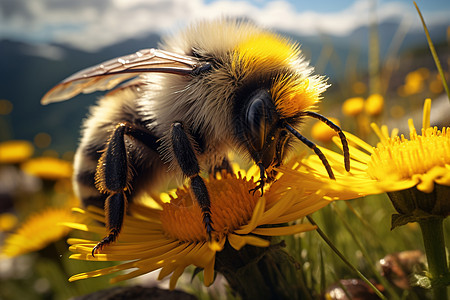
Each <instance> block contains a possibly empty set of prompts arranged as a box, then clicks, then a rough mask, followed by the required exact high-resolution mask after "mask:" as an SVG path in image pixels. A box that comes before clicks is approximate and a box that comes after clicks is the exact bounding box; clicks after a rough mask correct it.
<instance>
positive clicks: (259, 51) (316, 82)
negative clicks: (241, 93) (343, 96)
mask: <svg viewBox="0 0 450 300" xmlns="http://www.w3.org/2000/svg"><path fill="white" fill-rule="evenodd" d="M233 55H234V59H233V61H232V68H231V69H232V71H234V72H236V73H235V74H237V76H236V77H239V76H238V74H239V75H244V76H245V75H246V74H251V73H252V72H257V73H259V72H261V71H262V72H265V73H270V72H272V71H275V70H282V69H286V70H293V73H290V72H289V73H287V74H286V75H281V76H280V77H279V78H276V80H274V84H273V86H272V88H271V90H270V93H271V95H272V99H274V102H275V105H276V107H277V109H278V110H279V111H280V113H281V114H282V115H283V116H284V117H293V116H295V115H298V113H299V112H301V111H303V110H306V109H308V108H311V107H313V106H314V105H315V104H316V103H317V102H319V100H320V95H321V93H322V92H324V91H325V90H326V88H327V85H326V84H325V81H324V79H323V77H319V76H310V74H311V72H312V68H310V67H308V64H307V63H305V62H304V60H303V57H302V55H301V51H300V47H299V45H298V44H297V43H294V42H292V41H290V40H289V39H287V38H285V37H282V36H278V35H276V34H273V33H270V32H259V33H256V34H254V35H251V36H250V37H249V38H247V39H245V40H243V41H242V42H240V43H239V44H238V45H237V46H236V47H235V49H234V53H233Z"/></svg>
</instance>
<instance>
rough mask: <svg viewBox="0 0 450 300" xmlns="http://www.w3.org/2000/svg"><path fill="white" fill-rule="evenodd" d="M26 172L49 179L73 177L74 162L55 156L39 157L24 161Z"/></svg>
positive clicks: (23, 166)
mask: <svg viewBox="0 0 450 300" xmlns="http://www.w3.org/2000/svg"><path fill="white" fill-rule="evenodd" d="M21 168H22V170H23V171H24V172H26V173H28V174H31V175H34V176H37V177H40V178H42V179H48V180H58V179H69V178H71V177H72V163H71V162H69V161H65V160H61V159H58V158H54V157H38V158H34V159H30V160H29V161H27V162H25V163H23V164H22V165H21Z"/></svg>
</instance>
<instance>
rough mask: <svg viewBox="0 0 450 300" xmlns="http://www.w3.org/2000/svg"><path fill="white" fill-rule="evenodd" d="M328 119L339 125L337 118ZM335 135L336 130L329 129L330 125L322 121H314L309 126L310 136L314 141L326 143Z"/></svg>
mask: <svg viewBox="0 0 450 300" xmlns="http://www.w3.org/2000/svg"><path fill="white" fill-rule="evenodd" d="M329 120H330V121H331V122H333V123H334V124H336V125H338V126H339V125H340V124H339V120H338V119H336V118H329ZM336 135H337V134H336V131H334V130H333V129H331V128H330V126H328V125H327V124H325V123H323V122H316V123H314V125H313V127H312V128H311V136H312V138H313V139H314V140H316V141H321V142H324V143H328V142H330V141H331V139H332V138H333V136H336Z"/></svg>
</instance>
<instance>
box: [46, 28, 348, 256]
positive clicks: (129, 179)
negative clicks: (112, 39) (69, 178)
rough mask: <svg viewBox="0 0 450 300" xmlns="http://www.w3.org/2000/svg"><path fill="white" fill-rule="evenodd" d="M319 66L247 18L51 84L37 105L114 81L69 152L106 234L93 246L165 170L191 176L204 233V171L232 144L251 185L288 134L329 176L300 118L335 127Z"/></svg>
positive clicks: (209, 221) (194, 31)
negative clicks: (321, 105)
mask: <svg viewBox="0 0 450 300" xmlns="http://www.w3.org/2000/svg"><path fill="white" fill-rule="evenodd" d="M326 88H327V83H326V81H325V79H324V77H322V76H318V75H313V68H312V67H310V66H309V63H308V62H307V61H306V60H305V59H304V58H303V56H302V53H301V51H300V48H299V46H298V45H297V44H296V43H293V42H292V41H290V40H289V39H287V38H285V37H282V36H279V35H277V34H275V33H272V32H270V31H267V30H265V29H262V28H259V27H257V26H255V25H254V24H252V23H249V22H244V21H236V20H228V19H220V20H216V21H208V22H207V21H205V22H199V23H196V24H194V25H192V26H190V27H188V28H187V29H186V30H185V31H183V32H181V33H179V34H176V35H173V36H169V37H167V38H165V39H163V42H162V44H161V45H160V47H159V49H143V50H140V51H138V52H136V53H134V54H131V55H127V56H123V57H119V58H115V59H112V60H109V61H106V62H104V63H101V64H99V65H97V66H94V67H91V68H88V69H84V70H82V71H80V72H78V73H76V74H74V75H72V76H70V77H68V78H67V79H65V80H64V81H62V82H61V83H60V84H58V85H56V86H55V87H54V88H52V89H51V90H50V91H48V92H47V93H46V94H45V95H44V97H43V98H42V103H43V104H48V103H51V102H58V101H63V100H67V99H69V98H72V97H75V96H76V95H78V94H80V93H90V92H93V91H106V90H112V91H110V92H109V93H107V94H106V95H105V96H104V97H103V98H101V99H100V100H99V102H98V103H97V105H96V106H94V107H92V108H91V110H90V115H89V117H88V118H87V119H86V120H85V121H84V125H83V128H82V139H81V142H80V145H79V147H78V150H77V152H76V155H75V160H74V180H73V181H74V188H75V191H76V193H77V195H78V196H79V197H80V199H81V200H82V202H83V204H84V205H97V206H104V208H105V221H106V222H105V223H106V226H107V229H108V230H109V233H108V234H107V235H106V236H105V237H104V238H103V239H102V240H101V241H100V242H99V243H98V244H97V245H96V246H95V247H94V249H93V250H92V254H93V255H94V254H95V253H96V252H97V251H100V250H101V249H102V247H104V246H105V245H108V244H110V243H112V242H114V241H115V240H116V239H117V237H118V235H119V233H120V230H121V228H122V223H123V219H124V215H125V214H126V211H127V203H128V202H130V201H132V200H133V198H135V197H137V196H138V195H139V194H141V193H143V192H147V193H150V194H151V193H152V192H155V190H156V189H157V188H158V186H159V185H160V184H162V183H163V182H165V181H167V180H169V179H170V178H172V177H177V176H182V177H185V178H188V179H189V180H190V188H191V191H192V193H193V194H194V196H195V199H196V200H197V202H198V205H199V206H200V208H201V210H202V215H203V223H204V225H205V230H206V232H207V233H208V234H209V235H210V234H211V232H212V231H213V230H214V227H213V220H214V216H212V215H211V211H210V205H211V204H210V199H209V194H208V191H207V188H206V186H205V184H204V181H203V179H202V177H201V176H200V175H199V174H200V172H201V170H205V171H212V172H215V171H217V170H220V169H228V170H230V165H229V162H228V159H227V157H226V155H227V153H229V151H230V150H235V151H238V153H241V154H242V155H244V156H247V157H248V158H250V159H251V160H252V161H253V162H254V163H255V164H257V165H258V166H259V169H260V178H259V180H258V181H257V183H256V186H255V188H254V189H252V190H251V191H250V192H253V193H255V192H256V191H260V193H261V195H262V194H263V189H264V185H265V184H266V183H267V182H269V181H270V180H272V179H273V177H274V174H275V171H274V167H276V166H279V165H280V164H282V162H283V159H284V158H285V156H286V152H287V151H288V150H289V149H290V148H291V147H290V145H291V144H292V142H293V138H294V137H295V138H297V139H299V140H300V141H301V142H303V143H305V144H306V145H307V146H308V147H309V148H311V149H312V150H313V151H314V152H315V153H316V154H317V155H318V156H319V157H320V159H321V160H322V163H323V165H324V166H325V168H326V170H327V171H328V174H329V176H330V177H331V178H334V175H333V172H332V170H331V167H330V165H329V164H328V162H327V160H326V158H325V156H324V155H323V153H322V152H321V151H320V149H319V148H317V147H316V145H315V144H314V143H313V142H311V141H309V140H308V139H306V138H305V137H304V136H302V135H301V134H300V133H299V132H298V130H297V128H298V127H299V125H300V124H301V122H302V120H303V119H304V118H305V117H312V118H316V119H319V120H321V121H323V122H325V123H326V124H327V125H329V126H330V127H331V128H332V129H334V130H335V131H336V132H337V133H338V134H339V136H340V138H341V140H342V144H343V151H344V153H345V167H346V169H347V170H349V168H350V165H349V154H348V146H347V141H346V138H345V135H344V133H343V132H342V131H341V129H340V128H339V127H338V126H337V125H335V124H334V123H332V122H331V121H329V120H328V119H326V118H325V117H323V116H322V115H319V114H318V113H316V112H314V111H312V110H313V109H314V108H315V105H316V104H317V103H318V101H319V100H320V98H321V94H322V93H323V92H324V91H325V90H326Z"/></svg>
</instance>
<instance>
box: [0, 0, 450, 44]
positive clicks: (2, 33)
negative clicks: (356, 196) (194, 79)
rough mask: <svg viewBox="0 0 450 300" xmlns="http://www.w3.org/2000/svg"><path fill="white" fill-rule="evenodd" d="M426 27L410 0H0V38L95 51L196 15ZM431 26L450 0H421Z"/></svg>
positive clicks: (274, 22)
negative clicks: (374, 20) (373, 19)
mask: <svg viewBox="0 0 450 300" xmlns="http://www.w3.org/2000/svg"><path fill="white" fill-rule="evenodd" d="M373 3H376V13H375V15H376V17H377V19H378V20H379V21H380V22H382V21H383V20H386V19H392V18H395V19H398V20H400V21H403V22H405V23H407V24H408V26H410V28H411V30H414V29H416V30H419V29H421V25H420V21H419V18H418V16H417V12H416V11H415V9H414V6H413V3H412V1H407V0H343V1H336V0H320V1H317V0H313V1H311V0H298V1H293V0H277V1H267V0H247V1H245V0H33V1H30V0H1V1H0V39H4V38H8V39H15V40H22V41H27V42H32V43H37V44H41V45H42V44H48V43H65V44H69V45H71V46H73V47H76V48H80V49H83V50H88V51H89V50H90V51H95V50H97V49H99V48H101V47H104V46H108V45H111V44H114V43H117V42H119V41H121V40H123V39H129V38H133V37H138V36H144V35H147V34H149V33H150V32H156V33H162V34H164V33H168V32H173V31H176V30H178V29H179V28H182V27H184V26H185V25H186V24H189V23H191V22H193V21H195V20H199V19H205V18H206V19H211V18H217V17H220V16H231V17H244V18H249V19H252V20H253V21H254V22H256V23H257V24H260V25H262V26H265V27H268V28H272V29H274V30H280V31H285V32H291V33H293V34H298V35H317V34H319V33H328V34H331V35H338V36H339V35H345V34H348V33H349V32H351V31H352V30H354V29H355V28H357V27H359V26H363V25H366V24H367V23H368V20H369V19H370V17H373V15H374V14H373V9H372V8H373ZM417 3H418V5H419V7H420V8H421V10H422V12H423V14H424V16H425V18H426V20H427V24H429V25H432V24H433V23H445V24H449V25H450V1H449V0H419V1H417Z"/></svg>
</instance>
